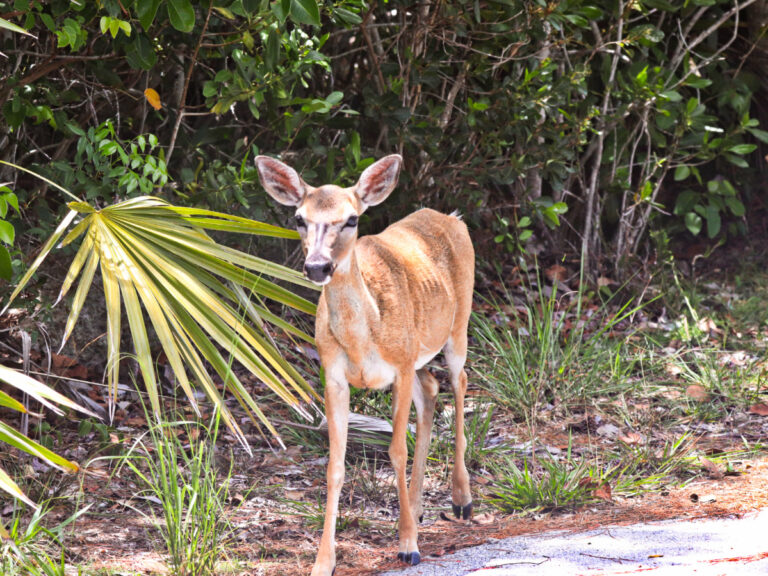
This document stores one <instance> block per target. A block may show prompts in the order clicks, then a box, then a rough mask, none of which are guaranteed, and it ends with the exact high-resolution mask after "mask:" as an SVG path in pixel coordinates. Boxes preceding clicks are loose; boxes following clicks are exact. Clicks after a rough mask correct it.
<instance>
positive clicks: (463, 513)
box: [453, 502, 472, 520]
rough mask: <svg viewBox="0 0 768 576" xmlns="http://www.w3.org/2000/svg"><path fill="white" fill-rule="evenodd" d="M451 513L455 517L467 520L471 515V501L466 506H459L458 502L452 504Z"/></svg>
mask: <svg viewBox="0 0 768 576" xmlns="http://www.w3.org/2000/svg"><path fill="white" fill-rule="evenodd" d="M453 515H454V516H456V518H463V519H464V520H469V519H470V518H471V517H472V502H470V503H469V504H467V505H466V506H459V505H458V504H453Z"/></svg>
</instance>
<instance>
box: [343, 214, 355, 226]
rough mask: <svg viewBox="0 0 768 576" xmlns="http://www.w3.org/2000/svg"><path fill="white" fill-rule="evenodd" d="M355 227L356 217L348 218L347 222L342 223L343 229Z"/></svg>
mask: <svg viewBox="0 0 768 576" xmlns="http://www.w3.org/2000/svg"><path fill="white" fill-rule="evenodd" d="M356 227H357V216H350V217H349V220H347V221H346V222H345V223H344V228H356Z"/></svg>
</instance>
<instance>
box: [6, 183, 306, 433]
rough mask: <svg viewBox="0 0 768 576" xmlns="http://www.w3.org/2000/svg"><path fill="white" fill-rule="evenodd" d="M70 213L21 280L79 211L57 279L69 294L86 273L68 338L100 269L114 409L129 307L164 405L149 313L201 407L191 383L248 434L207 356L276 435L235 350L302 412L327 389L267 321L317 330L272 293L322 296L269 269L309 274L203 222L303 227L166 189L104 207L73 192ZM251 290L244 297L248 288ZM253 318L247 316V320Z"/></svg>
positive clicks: (156, 405) (151, 381) (270, 229)
mask: <svg viewBox="0 0 768 576" xmlns="http://www.w3.org/2000/svg"><path fill="white" fill-rule="evenodd" d="M69 207H70V209H71V212H70V213H69V215H68V216H67V221H66V225H64V223H62V225H61V226H59V228H57V230H56V238H55V240H53V241H51V240H49V241H48V243H46V245H45V247H44V249H43V251H42V252H41V255H40V256H38V259H37V260H36V261H35V263H34V264H33V266H32V267H30V269H29V270H28V272H27V274H26V275H25V277H24V278H22V282H20V284H19V286H17V287H16V290H15V291H14V294H13V297H15V296H16V295H17V294H18V292H19V291H20V290H21V289H22V288H23V286H24V284H25V283H26V282H27V281H28V280H29V278H30V277H31V275H32V274H33V273H34V271H35V269H36V268H37V267H39V265H40V263H41V262H42V258H44V257H45V255H47V253H48V252H49V251H50V249H51V248H52V246H53V245H54V244H55V242H56V241H58V239H59V238H61V236H62V235H63V234H64V232H65V230H66V228H67V227H68V226H69V225H70V224H71V223H72V222H73V220H74V215H75V214H79V215H80V216H81V218H82V220H81V221H80V222H79V223H78V224H77V225H76V226H75V227H74V228H73V229H72V231H71V232H70V233H69V234H67V236H66V237H65V238H64V240H63V241H62V245H66V244H69V243H71V242H74V241H75V240H76V239H77V238H79V237H81V236H84V240H83V243H82V244H81V246H80V249H79V250H78V252H77V254H76V256H75V258H74V260H73V261H72V264H71V266H70V268H69V271H68V273H67V275H66V277H65V280H64V283H63V285H62V288H61V292H60V295H59V300H61V299H62V298H63V297H64V296H65V295H66V294H67V293H68V292H69V290H70V288H72V286H74V283H75V282H76V281H77V279H78V278H79V284H78V286H77V289H76V291H75V295H74V297H73V299H72V306H71V311H70V313H69V316H68V318H67V323H66V327H65V332H64V337H63V339H62V347H63V346H64V344H65V343H66V341H67V339H68V338H69V336H70V335H71V333H72V330H73V328H74V327H75V325H76V323H77V320H78V318H79V315H80V312H81V310H82V307H83V303H84V302H85V299H86V297H87V295H88V292H89V289H90V287H91V285H92V283H93V278H94V275H95V273H96V270H97V269H99V270H100V271H101V278H102V284H103V287H104V298H105V301H106V310H107V348H108V360H107V362H108V364H107V381H108V390H109V394H108V398H109V402H110V414H111V415H113V414H114V405H115V398H116V393H117V383H118V380H119V369H120V359H121V350H120V334H121V326H122V324H121V318H122V314H123V311H124V313H125V316H126V317H127V319H128V323H127V324H128V328H129V330H130V334H131V337H132V340H133V345H134V350H133V353H134V354H135V357H136V360H137V361H138V364H139V368H140V372H141V375H142V380H143V384H144V387H145V389H146V390H147V393H148V396H149V400H150V405H151V407H152V410H153V411H154V412H155V414H158V415H159V414H160V411H161V403H160V393H159V385H158V378H157V375H156V370H155V359H154V358H153V355H152V351H151V347H150V342H151V340H150V336H149V334H148V326H147V323H146V320H148V324H149V325H150V326H151V327H152V328H153V330H154V333H155V334H156V335H157V339H158V340H159V343H160V346H161V348H162V350H163V352H164V353H165V356H166V358H167V359H168V363H169V365H170V367H171V368H172V370H173V372H174V375H175V378H176V381H177V382H178V384H179V385H180V387H181V388H182V389H183V390H184V392H185V394H186V395H187V397H188V398H189V401H190V403H191V405H192V406H193V407H194V409H195V410H198V408H197V404H196V402H195V399H194V394H193V387H194V386H199V387H200V388H202V390H204V391H205V393H206V395H207V396H208V397H209V399H210V400H211V401H212V402H213V403H214V404H215V405H216V406H217V407H218V408H219V409H220V410H221V412H222V415H223V417H224V421H225V422H226V423H227V425H228V427H229V428H230V430H231V431H232V432H233V434H235V436H236V437H238V438H239V439H240V440H241V441H242V442H243V443H244V444H245V438H244V436H243V434H242V431H241V430H240V427H239V425H238V424H237V422H236V420H235V418H234V417H233V416H232V414H231V412H230V411H229V409H228V408H227V406H226V404H225V403H224V402H223V400H222V396H221V394H220V392H219V391H218V389H217V387H216V384H215V383H214V381H213V378H212V376H211V375H210V374H209V371H208V369H207V368H206V364H207V365H209V366H211V367H212V368H213V371H214V372H215V373H216V374H217V375H218V376H219V378H220V379H221V380H222V381H223V383H224V386H225V388H226V390H227V391H228V392H229V393H231V394H233V395H234V396H235V397H236V399H237V400H238V401H239V402H240V404H241V405H242V406H243V407H244V408H245V409H246V411H247V412H248V414H249V415H250V416H251V418H252V419H254V421H257V422H260V423H261V424H263V425H264V426H265V427H266V428H267V429H268V430H270V431H271V432H272V433H273V434H274V435H275V437H277V438H278V440H279V436H278V434H277V431H276V430H275V428H274V427H273V426H272V425H271V424H270V423H269V420H268V419H267V417H266V416H265V415H264V413H263V411H262V410H261V409H260V408H259V406H258V404H257V402H256V401H255V400H254V399H253V397H252V396H251V395H250V394H249V393H248V391H247V390H246V388H245V386H244V385H243V384H242V382H241V381H240V380H239V379H238V378H237V376H236V375H235V373H234V371H233V370H232V361H233V360H235V361H237V362H238V363H239V364H240V365H242V366H243V367H245V368H246V369H248V370H249V371H250V372H251V373H252V374H254V375H255V376H256V377H257V378H258V379H259V380H261V381H262V382H263V383H264V384H265V385H266V386H267V387H269V388H270V389H271V390H272V391H273V392H274V393H275V394H277V396H278V397H279V398H280V399H282V400H283V401H284V402H286V403H287V404H289V405H290V406H292V407H294V408H295V409H297V410H299V411H300V412H303V408H302V403H309V404H313V403H314V400H318V399H319V396H318V395H317V393H316V392H315V391H314V389H313V388H312V387H311V386H310V385H309V384H308V383H307V382H306V381H305V379H304V378H303V377H302V376H301V375H300V374H299V373H298V371H296V370H295V369H294V368H293V367H292V366H291V365H290V364H289V363H288V362H287V361H286V360H285V359H284V358H283V357H282V355H281V354H280V352H279V351H278V350H277V348H276V346H275V344H274V342H273V341H272V339H271V337H269V336H268V333H267V332H266V331H265V329H264V321H266V322H270V323H272V324H273V325H274V326H276V327H278V328H280V329H282V330H284V331H285V332H286V333H287V334H289V335H291V336H295V337H298V338H301V339H303V340H305V341H309V342H311V341H312V337H311V336H310V335H308V334H306V333H304V332H303V331H301V330H299V329H298V328H296V327H294V326H292V325H291V324H289V323H288V322H285V321H284V320H282V319H280V318H279V317H278V316H277V315H275V314H274V313H272V312H270V311H269V310H268V309H267V307H266V306H265V304H264V301H265V300H271V301H273V302H276V303H279V304H282V305H285V306H289V307H291V308H294V309H296V310H299V311H302V312H306V313H310V314H314V312H315V305H314V304H313V303H312V302H310V301H309V300H307V299H305V298H302V297H301V296H298V295H297V294H295V293H294V292H292V291H291V290H289V289H287V288H284V287H283V286H280V285H278V284H276V283H275V282H273V281H271V280H270V279H268V278H267V276H269V277H270V278H275V279H278V280H282V281H284V282H289V283H291V284H294V285H296V286H303V287H313V286H312V284H310V283H309V282H307V281H306V280H305V279H304V278H303V277H302V276H301V274H299V273H298V272H296V271H294V270H291V269H289V268H287V267H285V266H281V265H279V264H275V263H274V262H269V261H267V260H264V259H261V258H258V257H256V256H252V255H250V254H247V253H245V252H241V251H239V250H235V249H233V248H229V247H226V246H222V245H220V244H218V243H216V242H215V241H214V240H213V239H212V238H211V237H210V236H208V234H207V233H206V229H211V230H224V231H230V232H238V233H250V234H260V235H267V236H275V237H284V238H295V237H296V233H295V232H293V231H290V230H285V229H283V228H279V227H277V226H272V225H268V224H263V223H261V222H256V221H253V220H248V219H246V218H242V217H236V216H230V215H227V214H222V213H219V212H213V211H210V210H201V209H191V208H180V207H177V206H173V205H171V204H169V203H168V202H166V201H165V200H162V199H160V198H155V197H149V196H144V197H140V198H134V199H131V200H127V201H125V202H121V203H119V204H115V205H112V206H108V207H106V208H103V209H101V210H96V209H95V208H93V207H92V206H91V205H89V204H87V203H85V202H71V203H70V204H69ZM247 294H250V295H251V298H250V300H251V301H250V302H249V303H247V304H246V302H245V301H244V295H247ZM249 319H250V321H248V320H249Z"/></svg>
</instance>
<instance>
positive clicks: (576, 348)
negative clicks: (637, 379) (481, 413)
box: [471, 285, 640, 422]
mask: <svg viewBox="0 0 768 576" xmlns="http://www.w3.org/2000/svg"><path fill="white" fill-rule="evenodd" d="M539 286H540V285H539ZM582 298H583V295H582V294H581V293H577V294H574V295H572V297H571V296H570V295H564V294H560V293H558V289H557V286H554V287H553V288H552V289H551V291H548V292H545V291H544V290H543V289H542V288H541V287H539V288H537V289H534V290H529V291H528V292H527V296H526V301H525V303H524V304H523V305H515V302H514V300H513V298H512V296H511V294H509V293H506V294H505V298H504V300H503V301H498V300H489V301H486V305H487V307H489V308H490V310H491V313H490V314H478V313H475V314H473V316H472V322H471V330H472V334H473V336H474V338H475V340H476V341H477V343H478V346H477V347H476V348H475V349H474V350H473V354H474V358H475V366H476V368H475V371H476V373H477V375H478V376H479V378H480V381H481V382H482V384H483V385H484V387H485V388H486V389H487V390H488V391H489V392H490V393H491V395H492V396H493V397H494V398H495V399H496V401H498V402H500V403H501V404H503V405H505V406H507V407H508V408H510V409H511V410H512V411H513V412H514V413H515V414H516V415H518V416H522V417H523V418H525V420H526V421H529V422H532V421H533V420H534V419H535V416H536V414H537V412H538V411H539V409H540V408H541V406H542V405H543V404H546V403H558V402H559V403H564V404H567V403H568V402H570V401H572V400H575V399H578V400H584V399H586V398H589V397H594V396H598V395H600V394H605V393H608V392H612V391H614V392H615V391H620V390H622V389H625V388H626V387H627V383H626V380H627V375H628V374H629V373H630V372H631V371H632V369H633V362H634V360H633V359H632V356H631V355H629V354H627V353H626V340H627V335H624V336H623V337H621V338H615V337H613V336H612V335H611V332H612V330H613V329H614V328H615V327H616V325H617V324H618V323H619V322H622V321H623V320H625V319H627V318H628V317H630V316H631V315H632V314H634V313H635V312H637V311H638V310H639V308H640V306H635V307H632V306H631V302H628V303H626V304H624V305H623V306H619V307H616V308H615V309H614V310H613V311H611V310H610V309H609V307H608V306H607V305H603V306H602V307H600V308H599V309H598V310H593V311H592V313H591V315H590V317H586V316H585V317H580V315H579V312H580V311H581V310H582V306H581V300H582ZM574 308H575V310H576V311H575V313H574V312H573V309H574ZM590 330H591V331H590Z"/></svg>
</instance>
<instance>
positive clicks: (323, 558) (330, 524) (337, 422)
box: [312, 376, 349, 576]
mask: <svg viewBox="0 0 768 576" xmlns="http://www.w3.org/2000/svg"><path fill="white" fill-rule="evenodd" d="M325 415H326V417H327V419H328V438H329V440H330V453H329V456H328V475H327V482H328V500H327V503H326V506H325V522H324V523H323V536H322V538H321V540H320V550H319V551H318V553H317V559H316V560H315V566H314V568H312V576H330V575H331V574H333V571H334V569H335V568H336V543H335V536H336V518H337V517H338V515H339V495H340V494H341V487H342V485H343V484H344V455H345V453H346V451H347V423H348V421H349V384H348V383H347V382H339V381H336V380H333V379H331V378H330V377H328V376H326V383H325Z"/></svg>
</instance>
